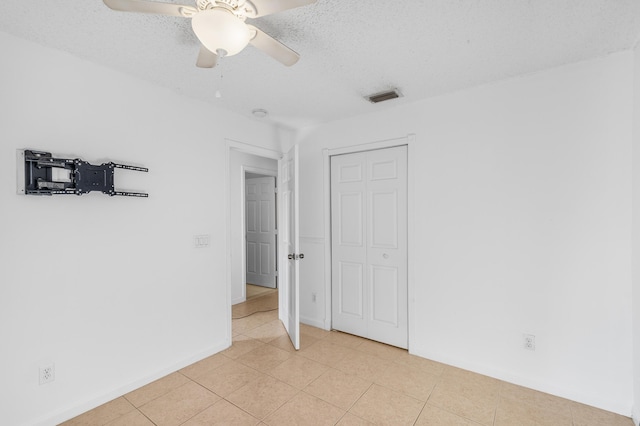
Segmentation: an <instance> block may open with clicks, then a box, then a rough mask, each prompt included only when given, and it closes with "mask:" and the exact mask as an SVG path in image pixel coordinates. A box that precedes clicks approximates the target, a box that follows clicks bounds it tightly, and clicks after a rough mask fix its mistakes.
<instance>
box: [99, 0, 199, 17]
mask: <svg viewBox="0 0 640 426" xmlns="http://www.w3.org/2000/svg"><path fill="white" fill-rule="evenodd" d="M103 1H104V4H106V5H107V6H108V7H109V8H111V9H113V10H119V11H122V12H140V13H156V14H159V15H169V16H181V17H184V18H190V17H191V16H193V15H195V14H196V13H198V9H196V8H195V7H193V6H185V5H182V4H173V3H160V2H155V1H146V0H103Z"/></svg>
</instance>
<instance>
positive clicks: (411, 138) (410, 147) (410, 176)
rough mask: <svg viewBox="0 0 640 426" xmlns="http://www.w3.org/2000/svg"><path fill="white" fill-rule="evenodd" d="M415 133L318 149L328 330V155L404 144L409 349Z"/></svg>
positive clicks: (412, 272) (413, 283)
mask: <svg viewBox="0 0 640 426" xmlns="http://www.w3.org/2000/svg"><path fill="white" fill-rule="evenodd" d="M415 141H416V135H415V134H408V135H407V136H404V137H401V138H396V139H387V140H382V141H376V142H370V143H364V144H358V145H351V146H347V147H342V148H334V149H328V148H325V149H323V150H322V154H323V157H324V158H323V162H324V168H323V169H324V240H325V256H324V271H325V272H324V277H325V300H326V301H327V302H326V303H325V317H324V318H325V320H324V328H325V330H331V325H332V324H331V309H332V303H331V300H332V298H331V157H332V156H334V155H340V154H352V153H355V152H362V151H372V150H377V149H384V148H393V147H396V146H402V145H406V146H407V157H408V158H407V321H408V333H409V335H408V336H407V340H408V342H407V345H408V350H409V352H411V342H412V340H413V339H412V336H414V332H415V329H414V321H413V318H414V313H413V311H414V309H413V306H414V285H415V279H414V278H415V277H414V260H413V253H414V247H415V246H414V244H415V238H414V235H415V232H414V226H415V225H414V172H413V170H414V161H413V158H414V157H415V156H414V155H413V151H414V149H415Z"/></svg>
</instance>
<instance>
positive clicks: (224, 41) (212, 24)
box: [191, 9, 251, 56]
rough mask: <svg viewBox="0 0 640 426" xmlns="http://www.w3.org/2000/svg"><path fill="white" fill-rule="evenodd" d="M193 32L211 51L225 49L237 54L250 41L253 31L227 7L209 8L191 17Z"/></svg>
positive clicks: (228, 54)
mask: <svg viewBox="0 0 640 426" xmlns="http://www.w3.org/2000/svg"><path fill="white" fill-rule="evenodd" d="M191 26H192V28H193V32H194V33H196V36H197V37H198V39H199V40H200V42H201V43H202V44H203V45H204V47H206V48H207V49H208V50H209V51H211V52H214V53H215V52H217V51H218V50H224V51H226V52H227V56H231V55H235V54H236V53H239V52H240V51H241V50H242V49H244V48H245V47H246V46H247V44H248V43H249V39H250V37H251V32H250V31H249V28H247V26H246V24H245V23H244V22H242V21H241V20H240V19H238V18H237V17H236V16H235V15H234V14H233V13H231V12H229V11H228V10H225V9H209V10H204V11H202V12H199V13H197V14H196V15H195V16H194V17H193V18H192V19H191Z"/></svg>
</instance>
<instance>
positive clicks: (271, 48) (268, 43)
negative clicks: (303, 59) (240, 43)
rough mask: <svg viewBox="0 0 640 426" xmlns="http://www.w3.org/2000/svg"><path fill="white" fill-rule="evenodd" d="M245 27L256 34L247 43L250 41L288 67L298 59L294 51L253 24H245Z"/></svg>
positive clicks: (298, 56)
mask: <svg viewBox="0 0 640 426" xmlns="http://www.w3.org/2000/svg"><path fill="white" fill-rule="evenodd" d="M247 27H249V30H251V31H255V32H256V35H255V36H254V37H253V38H252V39H251V40H249V43H251V44H252V45H253V46H254V47H257V48H258V49H260V50H262V51H263V52H264V53H266V54H267V55H269V56H271V57H272V58H273V59H275V60H276V61H279V62H281V63H283V64H284V65H286V66H288V67H290V66H291V65H293V64H295V63H296V62H298V59H300V55H298V54H297V53H296V52H294V51H293V50H291V49H289V48H288V47H287V46H285V45H284V44H282V43H280V42H279V41H278V40H276V39H274V38H273V37H271V36H270V35H268V34H266V33H265V32H263V31H261V30H259V29H257V28H256V27H254V26H253V25H247Z"/></svg>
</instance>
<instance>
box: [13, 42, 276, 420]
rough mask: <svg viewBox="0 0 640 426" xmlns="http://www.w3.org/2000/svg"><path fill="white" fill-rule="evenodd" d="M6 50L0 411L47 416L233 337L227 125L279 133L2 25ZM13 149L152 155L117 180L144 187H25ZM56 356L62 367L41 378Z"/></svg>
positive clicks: (16, 416) (272, 140)
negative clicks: (86, 190)
mask: <svg viewBox="0 0 640 426" xmlns="http://www.w3.org/2000/svg"><path fill="white" fill-rule="evenodd" d="M0 51H2V54H3V61H2V67H0V135H1V139H0V140H1V142H0V206H1V208H0V218H1V220H0V282H1V284H0V377H1V380H0V401H1V403H0V418H1V419H2V421H1V423H2V424H10V425H26V424H29V425H31V424H55V423H58V422H60V421H62V420H65V419H67V418H69V417H72V416H73V415H76V414H79V413H80V412H82V411H85V410H87V409H89V408H92V407H93V406H96V405H98V404H99V403H102V402H105V401H107V400H108V399H111V398H113V397H116V396H118V395H120V394H122V393H124V392H126V391H129V390H131V389H133V388H135V387H137V386H139V385H142V384H144V383H146V382H148V381H150V380H152V379H155V378H157V377H159V376H161V375H164V374H166V373H168V372H170V371H172V370H175V369H177V368H180V367H182V366H184V365H186V364H188V363H190V362H192V361H194V360H196V359H199V358H202V357H204V356H206V355H209V354H211V353H214V352H216V351H219V350H221V349H223V348H225V347H227V346H228V345H229V344H230V336H229V335H228V332H229V330H230V324H229V318H230V308H229V301H230V295H229V294H228V293H227V290H226V282H225V279H224V277H225V275H226V262H225V259H226V252H227V247H226V242H225V238H226V222H225V218H226V214H227V206H226V203H225V202H224V201H223V200H225V191H224V182H225V180H226V176H225V170H226V165H225V161H226V151H225V138H232V139H234V140H239V141H243V142H247V143H252V144H257V145H260V144H262V145H263V146H264V147H266V148H270V149H279V142H278V141H277V139H276V137H275V136H276V132H275V131H274V130H273V129H272V128H271V127H270V126H267V125H265V124H261V123H259V122H257V121H253V120H247V119H244V118H241V117H239V116H237V115H234V114H230V113H227V112H224V111H223V110H220V109H217V108H214V107H212V106H210V105H206V104H204V103H200V102H196V101H192V100H187V99H185V98H183V97H181V96H179V95H177V94H174V93H173V92H170V91H167V90H165V89H161V88H157V87H154V86H151V85H149V84H147V83H145V82H142V81H138V80H136V79H133V78H130V77H128V76H125V75H122V74H119V73H117V72H114V71H111V70H108V69H105V68H102V67H99V66H96V65H93V64H90V63H87V62H85V61H82V60H79V59H77V58H74V57H72V56H70V55H67V54H65V53H62V52H57V51H53V50H50V49H47V48H43V47H40V46H38V45H35V44H32V43H29V42H25V41H22V40H19V39H16V38H14V37H12V36H9V35H6V34H4V33H0ZM18 148H34V149H39V150H45V151H51V152H54V153H60V154H69V155H74V156H79V157H81V158H83V159H85V160H87V161H90V162H101V161H106V160H114V161H120V162H129V163H134V164H141V165H144V166H147V167H149V169H150V172H149V173H148V174H139V175H136V174H135V173H133V172H126V171H122V174H120V172H121V171H117V172H116V173H118V174H117V175H116V184H117V186H120V185H118V183H120V184H121V185H122V186H125V187H128V188H131V189H140V190H146V191H148V192H149V194H150V197H149V198H148V199H137V198H125V197H121V198H118V197H114V198H110V197H107V196H105V195H103V194H93V193H92V194H88V195H84V196H82V197H76V196H57V197H34V196H18V195H17V194H16V183H15V182H16V160H15V155H16V149H18ZM120 178H122V180H120ZM196 234H210V235H211V245H210V247H208V248H204V249H195V248H194V247H193V236H194V235H196ZM50 361H53V362H55V367H56V379H55V382H53V383H51V384H47V385H44V386H39V385H38V367H39V365H41V364H43V363H47V362H50Z"/></svg>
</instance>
